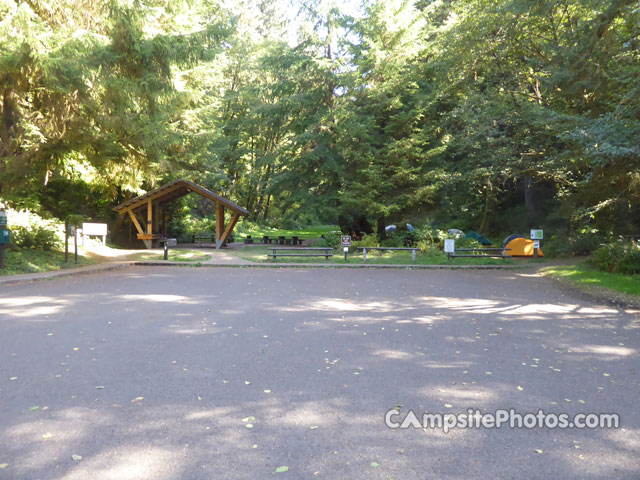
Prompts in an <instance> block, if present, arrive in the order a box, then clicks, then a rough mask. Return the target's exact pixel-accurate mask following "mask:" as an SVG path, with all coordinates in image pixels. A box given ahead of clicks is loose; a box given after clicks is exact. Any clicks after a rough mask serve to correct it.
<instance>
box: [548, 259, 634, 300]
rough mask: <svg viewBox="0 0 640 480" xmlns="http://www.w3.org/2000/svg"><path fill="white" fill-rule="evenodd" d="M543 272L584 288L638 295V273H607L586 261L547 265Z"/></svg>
mask: <svg viewBox="0 0 640 480" xmlns="http://www.w3.org/2000/svg"><path fill="white" fill-rule="evenodd" d="M543 273H544V274H546V275H550V276H552V277H554V278H557V279H559V280H561V281H564V282H568V283H569V284H572V285H574V286H576V287H579V288H581V289H584V290H590V289H606V290H611V291H614V292H619V293H624V294H627V295H634V296H640V275H622V274H620V273H607V272H603V271H600V270H597V269H595V268H593V267H591V266H589V265H588V264H587V263H586V262H581V263H576V264H575V265H562V266H554V267H548V268H545V269H544V270H543Z"/></svg>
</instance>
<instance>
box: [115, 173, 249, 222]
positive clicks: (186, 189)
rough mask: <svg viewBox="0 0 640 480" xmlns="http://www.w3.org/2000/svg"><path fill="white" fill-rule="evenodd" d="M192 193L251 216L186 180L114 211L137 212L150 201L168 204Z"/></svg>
mask: <svg viewBox="0 0 640 480" xmlns="http://www.w3.org/2000/svg"><path fill="white" fill-rule="evenodd" d="M191 192H195V193H197V194H199V195H201V196H203V197H205V198H208V199H209V200H211V201H214V202H216V203H220V204H222V205H224V206H225V207H226V208H228V209H229V210H232V211H233V212H236V213H239V214H240V215H243V216H245V217H246V216H247V215H249V212H248V211H247V210H245V209H244V208H242V207H241V206H240V205H237V204H235V203H233V202H232V201H231V200H227V199H226V198H224V197H221V196H220V195H217V194H215V193H213V192H212V191H210V190H207V189H206V188H204V187H201V186H200V185H196V184H195V183H193V182H191V181H189V180H186V179H184V178H182V179H179V180H174V181H173V182H170V183H167V184H165V185H162V186H160V187H158V188H156V189H154V190H151V191H149V192H147V193H145V194H144V195H140V196H138V197H135V198H132V199H131V200H127V201H126V202H123V203H121V204H120V205H118V206H116V207H114V208H113V209H114V210H115V211H116V212H119V213H121V214H123V213H126V212H127V210H136V209H138V208H142V207H144V206H146V205H147V203H148V201H149V200H151V202H152V203H155V202H167V201H170V200H175V199H177V198H180V197H184V196H185V195H188V194H189V193H191Z"/></svg>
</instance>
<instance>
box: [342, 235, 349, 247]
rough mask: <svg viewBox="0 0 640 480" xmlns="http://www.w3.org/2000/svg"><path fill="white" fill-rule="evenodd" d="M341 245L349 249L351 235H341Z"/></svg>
mask: <svg viewBox="0 0 640 480" xmlns="http://www.w3.org/2000/svg"><path fill="white" fill-rule="evenodd" d="M341 244H342V246H343V247H350V246H351V235H342V241H341Z"/></svg>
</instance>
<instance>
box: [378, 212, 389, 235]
mask: <svg viewBox="0 0 640 480" xmlns="http://www.w3.org/2000/svg"><path fill="white" fill-rule="evenodd" d="M377 222H378V231H377V234H378V240H380V241H383V240H384V239H385V238H387V231H386V230H385V228H386V226H387V224H386V219H385V218H384V217H383V216H380V217H378V220H377Z"/></svg>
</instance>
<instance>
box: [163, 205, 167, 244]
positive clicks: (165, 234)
mask: <svg viewBox="0 0 640 480" xmlns="http://www.w3.org/2000/svg"><path fill="white" fill-rule="evenodd" d="M162 236H163V237H164V238H167V204H166V203H163V204H162Z"/></svg>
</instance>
